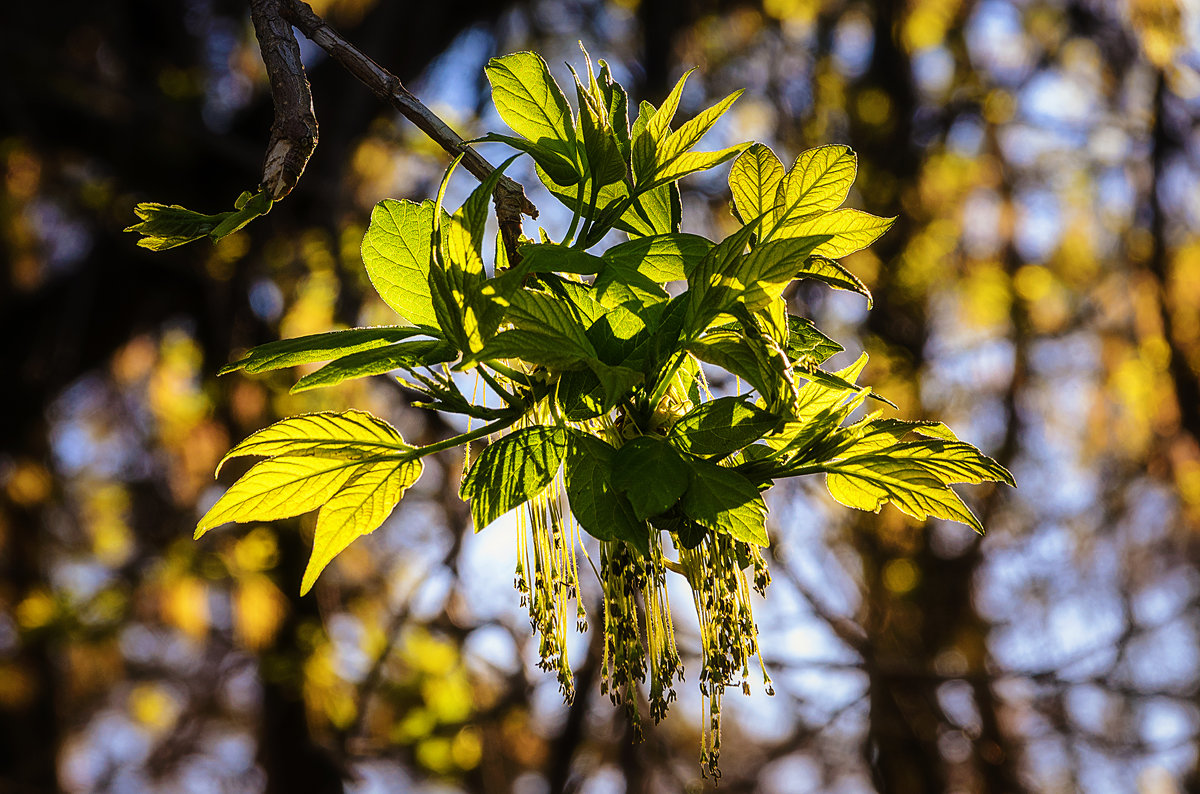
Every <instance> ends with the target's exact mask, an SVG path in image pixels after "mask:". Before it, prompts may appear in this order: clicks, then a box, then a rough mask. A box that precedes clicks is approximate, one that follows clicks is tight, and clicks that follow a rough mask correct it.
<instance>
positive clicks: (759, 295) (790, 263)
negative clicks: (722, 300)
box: [732, 236, 829, 311]
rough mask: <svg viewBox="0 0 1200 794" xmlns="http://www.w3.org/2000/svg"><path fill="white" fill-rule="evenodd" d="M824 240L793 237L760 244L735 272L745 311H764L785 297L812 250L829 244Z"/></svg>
mask: <svg viewBox="0 0 1200 794" xmlns="http://www.w3.org/2000/svg"><path fill="white" fill-rule="evenodd" d="M828 240H829V238H828V237H825V236H821V237H793V238H791V239H787V240H774V241H771V242H765V243H759V244H758V245H756V246H754V249H753V250H752V251H751V252H750V253H749V254H747V255H746V257H745V259H743V260H742V262H741V263H740V264H739V265H738V266H737V268H736V269H734V270H733V273H732V278H733V279H734V281H733V287H734V288H735V289H737V290H738V291H739V292H740V293H741V294H740V298H741V301H742V302H743V303H745V304H746V308H748V309H750V310H751V311H754V310H756V309H761V308H763V307H764V306H766V305H767V304H769V303H771V302H772V301H774V300H776V299H778V298H779V297H781V296H782V295H783V291H784V290H785V289H786V288H787V285H788V284H790V283H792V279H794V278H795V277H796V274H797V273H798V272H800V271H801V270H802V269H803V267H804V262H805V260H806V259H807V257H808V255H809V254H810V253H812V251H813V249H815V248H817V247H818V246H820V245H821V244H823V243H825V242H826V241H828Z"/></svg>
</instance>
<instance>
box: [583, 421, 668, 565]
mask: <svg viewBox="0 0 1200 794" xmlns="http://www.w3.org/2000/svg"><path fill="white" fill-rule="evenodd" d="M616 452H617V451H616V450H615V449H614V448H613V447H612V446H611V445H609V444H607V443H605V442H604V441H601V440H600V439H598V438H596V437H595V436H592V435H590V434H588V433H583V432H580V431H571V449H570V452H568V453H567V457H566V460H565V461H564V462H563V480H564V482H565V484H566V490H567V498H568V500H570V504H571V512H572V513H574V515H575V518H576V519H577V520H578V521H579V525H580V526H581V527H583V528H584V529H585V530H587V532H588V533H589V534H591V535H592V536H593V537H596V538H599V539H600V540H623V541H625V542H627V543H630V544H631V545H633V546H634V547H636V548H638V549H640V550H641V551H642V552H643V553H646V552H648V551H649V541H650V532H649V529H648V528H647V527H646V522H645V521H643V520H642V519H639V518H638V517H637V515H635V514H634V511H633V506H632V505H630V504H629V500H628V499H626V498H625V496H624V495H623V494H622V493H621V492H620V491H618V490H616V488H615V487H614V486H613V483H612V477H613V457H614V456H615V455H616Z"/></svg>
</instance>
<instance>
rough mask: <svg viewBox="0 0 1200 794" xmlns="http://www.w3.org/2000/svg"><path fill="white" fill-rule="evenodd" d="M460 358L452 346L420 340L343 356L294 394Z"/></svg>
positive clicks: (299, 383) (313, 374)
mask: <svg viewBox="0 0 1200 794" xmlns="http://www.w3.org/2000/svg"><path fill="white" fill-rule="evenodd" d="M456 358H458V351H457V350H456V349H455V348H454V346H453V345H451V344H448V343H446V342H443V341H441V340H433V339H418V340H415V341H412V342H401V343H400V344H397V345H390V346H388V347H377V348H374V349H371V350H364V351H362V352H359V353H352V354H350V355H348V356H343V357H341V358H339V359H337V360H335V361H332V362H330V363H329V364H326V365H325V366H323V367H321V368H320V369H319V370H317V371H316V372H311V373H309V374H308V375H305V376H304V377H303V378H301V379H300V380H298V381H297V382H296V385H295V386H293V387H292V389H291V392H292V394H296V393H298V392H302V391H307V390H309V389H320V388H324V387H326V386H336V385H337V384H339V383H341V382H342V381H346V380H352V379H354V378H366V377H370V376H371V375H383V374H385V373H387V372H391V371H392V370H396V369H407V370H412V369H416V368H417V367H429V366H433V365H435V364H443V363H445V362H447V361H453V360H454V359H456Z"/></svg>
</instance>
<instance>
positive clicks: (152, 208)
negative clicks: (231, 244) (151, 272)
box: [125, 191, 274, 251]
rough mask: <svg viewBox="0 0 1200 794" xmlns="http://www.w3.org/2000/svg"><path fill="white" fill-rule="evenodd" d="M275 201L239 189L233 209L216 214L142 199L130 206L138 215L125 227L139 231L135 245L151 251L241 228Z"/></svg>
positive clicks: (232, 231)
mask: <svg viewBox="0 0 1200 794" xmlns="http://www.w3.org/2000/svg"><path fill="white" fill-rule="evenodd" d="M273 204H274V202H273V201H272V200H271V197H270V196H268V195H267V193H266V192H265V191H259V192H258V193H254V194H251V193H250V192H249V191H247V192H244V193H242V195H241V196H239V197H238V199H237V201H236V202H234V209H233V210H231V211H229V212H219V213H217V214H215V215H205V214H203V213H199V212H196V211H194V210H189V209H188V208H187V207H181V206H180V205H178V204H169V205H168V204H158V203H155V202H152V201H149V202H143V203H141V204H138V205H137V206H135V207H134V208H133V212H134V214H135V215H137V217H138V218H140V219H141V221H142V222H141V223H136V224H134V225H133V226H129V227H127V228H126V229H125V231H127V232H137V233H138V234H141V235H142V239H140V240H138V243H137V244H138V245H139V246H140V247H142V248H149V249H150V250H151V251H165V250H167V249H169V248H176V247H178V246H181V245H184V244H185V243H190V242H192V241H193V240H199V239H201V238H204V237H208V238H210V239H212V240H213V241H214V242H216V241H217V240H220V239H221V238H222V237H226V236H228V235H230V234H233V233H234V232H236V231H238V230H240V229H241V228H242V227H243V226H245V225H246V224H247V223H249V222H250V221H252V220H254V219H255V218H257V217H258V216H260V215H266V214H267V213H268V212H270V211H271V207H272V205H273Z"/></svg>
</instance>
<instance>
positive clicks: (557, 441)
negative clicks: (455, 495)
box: [460, 426, 567, 532]
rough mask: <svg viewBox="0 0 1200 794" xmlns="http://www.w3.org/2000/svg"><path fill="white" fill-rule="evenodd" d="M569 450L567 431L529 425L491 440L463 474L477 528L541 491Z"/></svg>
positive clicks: (480, 529)
mask: <svg viewBox="0 0 1200 794" xmlns="http://www.w3.org/2000/svg"><path fill="white" fill-rule="evenodd" d="M566 452H567V434H566V431H565V430H563V429H561V428H556V427H541V426H538V427H527V428H525V429H523V430H518V431H516V432H515V433H511V434H509V435H507V436H505V437H504V438H501V439H499V440H498V441H496V442H494V443H492V444H490V445H489V446H488V448H487V449H485V450H484V451H483V454H482V455H480V456H479V460H477V461H475V465H474V466H472V467H471V470H470V471H469V472H467V475H466V477H464V478H463V483H462V490H461V492H460V493H461V496H462V498H463V499H464V500H467V499H469V500H470V501H471V517H472V518H473V519H474V521H475V531H476V532H481V531H483V529H484V528H485V527H487V526H488V525H489V524H491V523H492V522H493V521H495V520H496V519H497V518H499V517H500V516H502V515H504V514H505V513H507V512H508V511H509V510H512V509H513V508H515V507H519V506H521V505H523V504H525V503H526V502H528V501H529V500H530V499H532V498H533V497H535V496H537V495H538V494H539V493H541V492H542V491H543V490H544V489H545V488H546V486H547V485H549V484H550V483H551V482H552V481H553V480H554V477H555V475H557V474H558V467H559V464H560V463H562V459H563V456H564V455H565V454H566Z"/></svg>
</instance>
